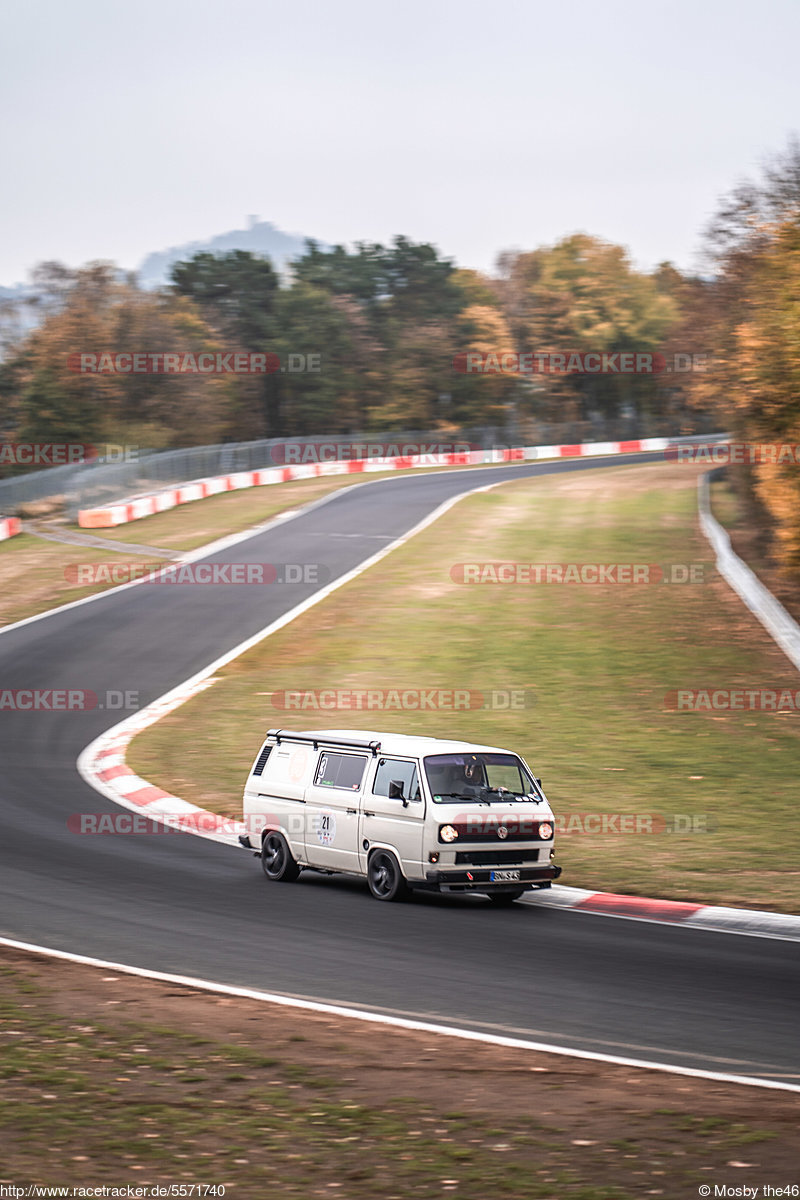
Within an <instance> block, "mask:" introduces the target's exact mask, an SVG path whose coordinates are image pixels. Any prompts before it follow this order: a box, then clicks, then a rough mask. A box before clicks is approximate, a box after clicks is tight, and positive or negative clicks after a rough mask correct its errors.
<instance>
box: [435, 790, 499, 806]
mask: <svg viewBox="0 0 800 1200" xmlns="http://www.w3.org/2000/svg"><path fill="white" fill-rule="evenodd" d="M434 795H436V796H438V797H439V798H440V799H444V797H445V796H447V797H448V798H450V799H453V800H469V801H471V802H472V803H473V804H486V805H491V803H492V802H491V800H483V799H482V798H481V797H480V796H466V795H465V794H464V793H463V792H435V793H434Z"/></svg>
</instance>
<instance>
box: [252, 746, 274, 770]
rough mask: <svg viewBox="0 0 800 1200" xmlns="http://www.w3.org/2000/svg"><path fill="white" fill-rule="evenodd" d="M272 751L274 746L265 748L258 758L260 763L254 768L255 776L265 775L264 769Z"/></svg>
mask: <svg viewBox="0 0 800 1200" xmlns="http://www.w3.org/2000/svg"><path fill="white" fill-rule="evenodd" d="M271 751H272V746H265V747H264V749H263V750H262V751H261V753H260V754H259V756H258V762H257V763H256V765H255V766H254V767H253V774H254V775H261V774H262V773H263V771H264V767H265V766H266V764H267V759H268V758H269V756H270V752H271Z"/></svg>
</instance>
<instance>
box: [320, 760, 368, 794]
mask: <svg viewBox="0 0 800 1200" xmlns="http://www.w3.org/2000/svg"><path fill="white" fill-rule="evenodd" d="M366 763H367V760H366V758H362V757H361V756H360V755H357V754H330V753H329V752H328V751H323V753H322V754H320V756H319V763H318V764H317V774H316V776H315V777H314V783H315V784H316V785H317V787H332V788H343V789H344V790H345V791H347V792H357V791H358V789H359V788H360V787H361V780H362V779H363V778H364V767H365V766H366Z"/></svg>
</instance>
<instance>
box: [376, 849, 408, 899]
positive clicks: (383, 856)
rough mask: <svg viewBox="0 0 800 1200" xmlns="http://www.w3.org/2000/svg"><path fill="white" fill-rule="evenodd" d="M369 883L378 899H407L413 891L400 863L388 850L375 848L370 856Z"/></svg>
mask: <svg viewBox="0 0 800 1200" xmlns="http://www.w3.org/2000/svg"><path fill="white" fill-rule="evenodd" d="M367 883H368V884H369V890H370V891H371V892H372V894H373V896H374V897H375V899H376V900H387V901H392V900H405V899H406V898H407V897H408V895H409V894H410V891H411V889H410V888H409V886H408V884H407V883H406V881H405V879H404V877H403V872H402V871H401V870H400V864H399V863H398V861H397V859H396V858H395V856H394V855H393V854H391V853H390V852H389V851H388V850H374V851H373V852H372V854H371V855H370V856H369V862H368V864H367Z"/></svg>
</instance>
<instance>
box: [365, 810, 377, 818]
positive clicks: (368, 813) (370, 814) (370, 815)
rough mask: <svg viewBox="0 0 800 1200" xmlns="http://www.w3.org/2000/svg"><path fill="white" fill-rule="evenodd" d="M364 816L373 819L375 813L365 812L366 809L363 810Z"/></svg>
mask: <svg viewBox="0 0 800 1200" xmlns="http://www.w3.org/2000/svg"><path fill="white" fill-rule="evenodd" d="M364 816H365V817H374V816H375V813H374V812H367V810H366V809H364Z"/></svg>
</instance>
